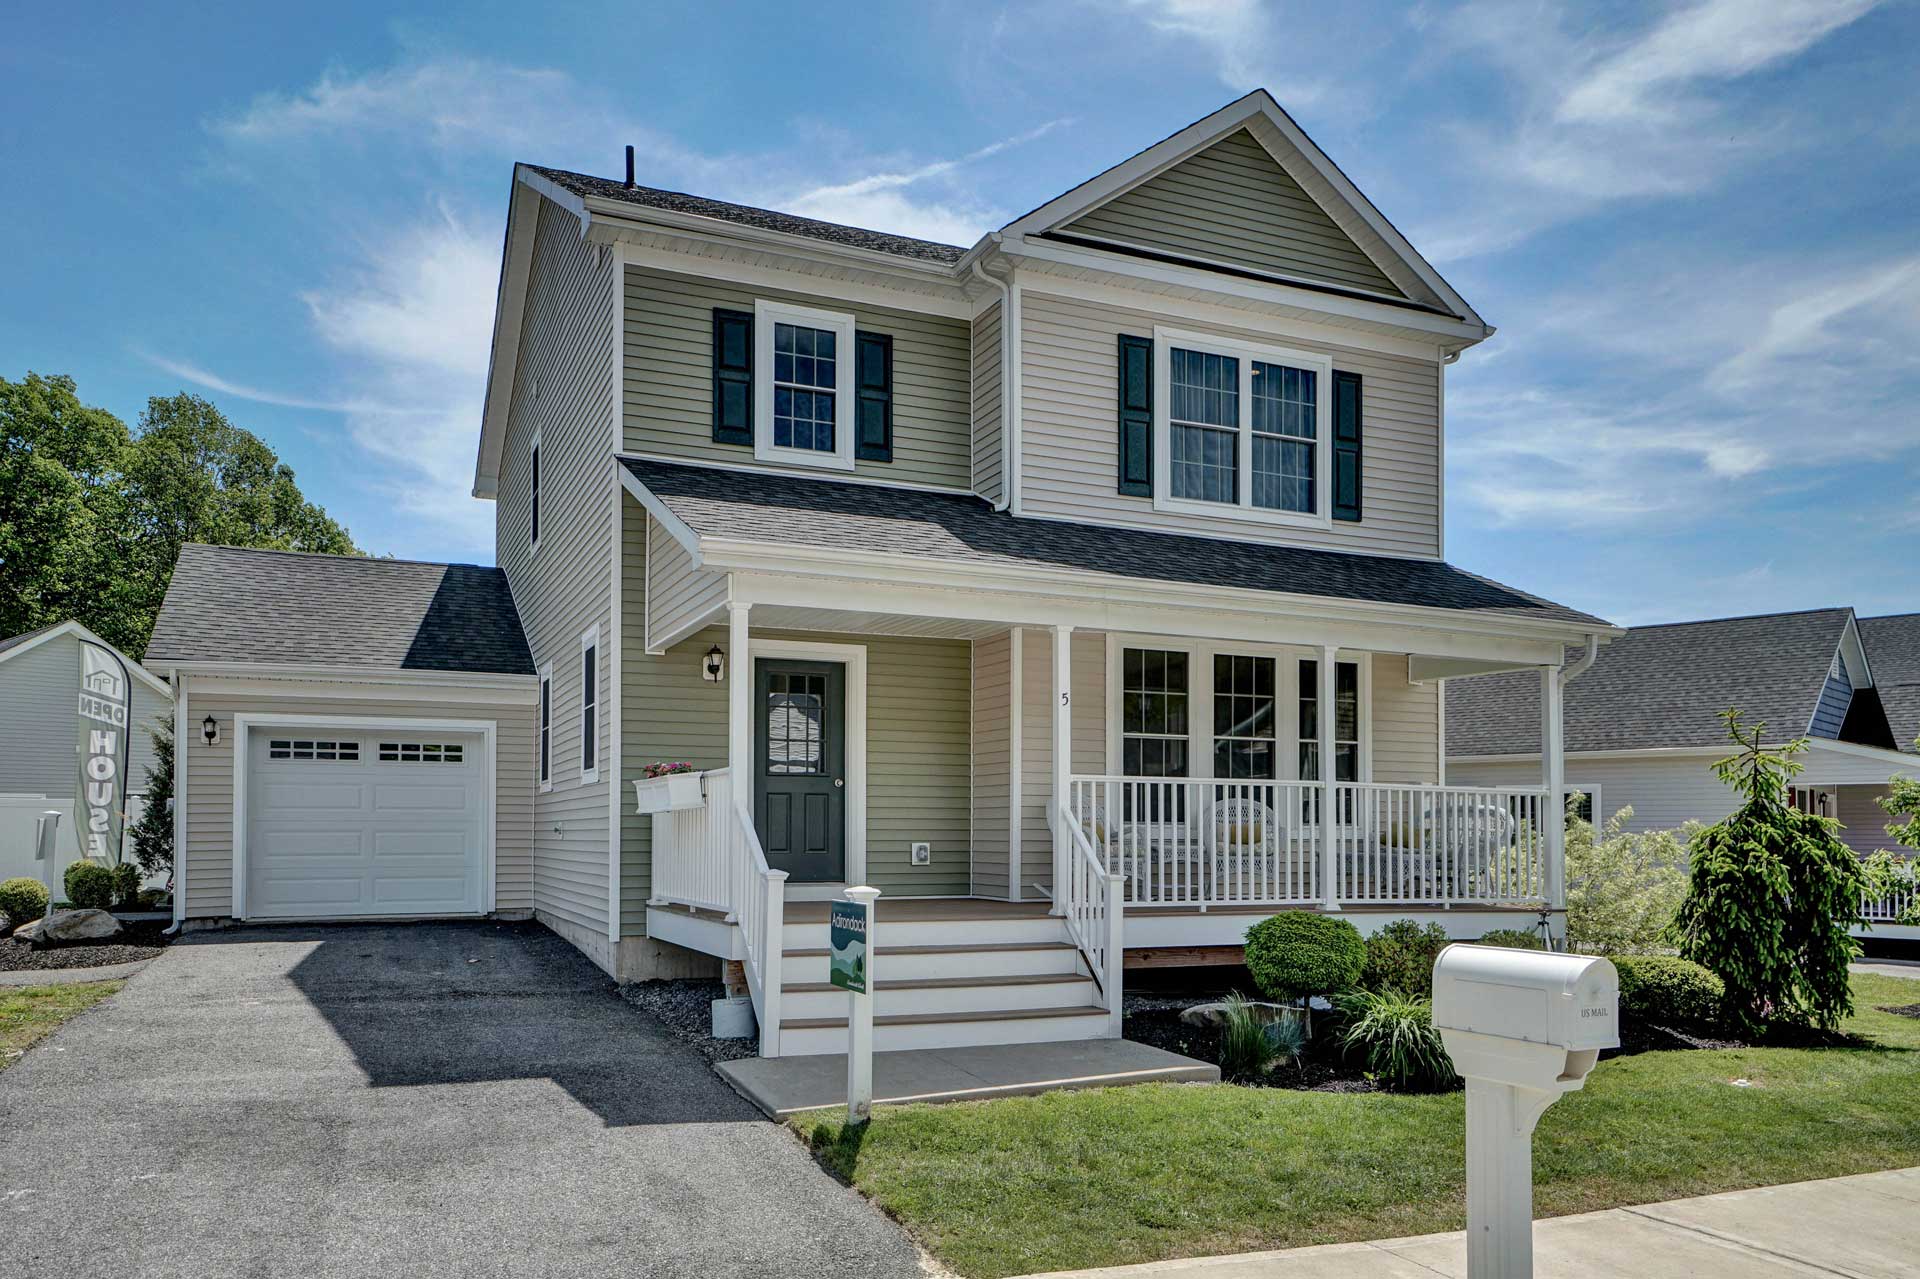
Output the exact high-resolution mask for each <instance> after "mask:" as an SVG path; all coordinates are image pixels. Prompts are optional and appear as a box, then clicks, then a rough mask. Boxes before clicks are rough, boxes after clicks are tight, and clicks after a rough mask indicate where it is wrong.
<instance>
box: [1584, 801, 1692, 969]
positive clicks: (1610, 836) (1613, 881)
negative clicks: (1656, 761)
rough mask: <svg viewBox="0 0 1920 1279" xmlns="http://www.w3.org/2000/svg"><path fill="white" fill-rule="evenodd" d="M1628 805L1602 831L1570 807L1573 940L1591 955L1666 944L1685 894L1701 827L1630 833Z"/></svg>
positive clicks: (1632, 950) (1690, 824)
mask: <svg viewBox="0 0 1920 1279" xmlns="http://www.w3.org/2000/svg"><path fill="white" fill-rule="evenodd" d="M1632 820H1633V809H1631V808H1623V809H1621V810H1620V811H1619V812H1617V813H1615V814H1614V815H1613V816H1612V817H1611V818H1609V819H1608V820H1607V824H1606V826H1605V828H1604V829H1602V830H1599V831H1596V830H1595V829H1594V828H1593V826H1592V824H1591V823H1589V822H1586V821H1582V820H1581V819H1580V817H1579V816H1578V815H1577V814H1575V812H1574V811H1573V806H1572V805H1571V804H1569V805H1568V807H1567V941H1568V942H1569V943H1571V944H1572V946H1573V948H1574V949H1575V950H1578V951H1583V952H1585V953H1587V954H1592V955H1630V954H1633V953H1635V952H1638V951H1646V950H1651V949H1653V948H1654V947H1656V946H1658V945H1660V942H1661V939H1662V938H1663V937H1665V936H1666V932H1667V929H1668V928H1669V927H1670V926H1671V925H1672V923H1673V917H1674V912H1675V911H1677V910H1678V909H1679V908H1680V901H1681V899H1682V898H1684V897H1685V896H1686V895H1687V869H1686V866H1687V843H1688V842H1689V841H1690V840H1692V839H1693V838H1694V836H1695V834H1696V833H1697V832H1698V830H1699V826H1698V824H1697V823H1694V822H1689V823H1687V825H1685V826H1683V827H1681V828H1680V829H1679V830H1677V831H1673V830H1655V831H1629V830H1627V829H1626V826H1627V823H1628V822H1630V821H1632Z"/></svg>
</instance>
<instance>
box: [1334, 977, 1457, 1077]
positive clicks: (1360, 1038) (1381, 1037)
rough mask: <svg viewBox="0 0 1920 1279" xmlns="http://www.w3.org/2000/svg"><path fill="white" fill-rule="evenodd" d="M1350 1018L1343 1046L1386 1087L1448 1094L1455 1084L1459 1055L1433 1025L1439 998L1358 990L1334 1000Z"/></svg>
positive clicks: (1336, 1005) (1343, 1037) (1341, 1035)
mask: <svg viewBox="0 0 1920 1279" xmlns="http://www.w3.org/2000/svg"><path fill="white" fill-rule="evenodd" d="M1334 1006H1335V1007H1336V1008H1338V1009H1339V1010H1340V1012H1341V1013H1342V1014H1343V1015H1344V1016H1345V1017H1346V1019H1347V1020H1346V1025H1345V1026H1344V1027H1342V1029H1341V1031H1340V1046H1341V1048H1343V1049H1344V1050H1345V1051H1346V1052H1347V1054H1348V1055H1349V1056H1351V1057H1357V1058H1359V1059H1360V1061H1361V1062H1362V1063H1363V1064H1364V1065H1365V1066H1366V1068H1367V1070H1368V1071H1369V1072H1370V1073H1371V1074H1373V1075H1374V1076H1376V1077H1377V1078H1378V1079H1379V1081H1380V1085H1381V1086H1382V1087H1383V1088H1389V1089H1392V1090H1393V1091H1395V1092H1442V1091H1445V1090H1446V1089H1449V1088H1452V1087H1454V1086H1455V1085H1456V1084H1457V1083H1458V1082H1459V1076H1458V1075H1457V1074H1455V1073H1454V1069H1453V1058H1451V1057H1449V1056H1447V1048H1446V1045H1445V1044H1444V1043H1442V1042H1441V1039H1440V1032H1439V1031H1438V1030H1436V1029H1434V1025H1433V1001H1432V1000H1431V999H1425V998H1421V997H1419V996H1416V995H1409V994H1406V993H1405V992H1404V991H1398V990H1355V991H1349V992H1347V993H1346V994H1344V995H1341V996H1339V997H1338V998H1337V999H1335V1000H1334Z"/></svg>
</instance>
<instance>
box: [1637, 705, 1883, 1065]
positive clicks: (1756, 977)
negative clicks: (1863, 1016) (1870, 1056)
mask: <svg viewBox="0 0 1920 1279" xmlns="http://www.w3.org/2000/svg"><path fill="white" fill-rule="evenodd" d="M1722 718H1724V719H1725V720H1726V722H1727V733H1728V736H1730V737H1731V738H1732V739H1733V741H1734V743H1735V745H1736V746H1737V747H1738V749H1737V750H1736V751H1735V752H1734V753H1733V754H1732V755H1729V756H1727V757H1726V758H1725V759H1722V760H1720V761H1719V762H1717V763H1716V764H1714V766H1713V770H1714V773H1715V774H1716V775H1717V776H1718V777H1719V778H1720V780H1721V781H1723V782H1725V783H1726V784H1727V785H1729V786H1731V787H1733V788H1734V789H1735V790H1736V791H1738V792H1739V793H1740V795H1741V796H1742V802H1741V805H1740V807H1739V808H1738V809H1736V810H1734V812H1733V813H1732V815H1730V816H1729V817H1727V818H1726V819H1725V820H1723V821H1719V822H1716V823H1714V824H1713V825H1711V826H1707V827H1704V828H1702V829H1701V830H1700V831H1699V832H1698V833H1697V834H1695V835H1694V837H1693V841H1692V844H1691V846H1690V848H1689V850H1688V851H1689V853H1690V855H1691V860H1692V879H1691V882H1690V884H1689V886H1688V889H1687V895H1686V898H1685V900H1683V901H1682V902H1681V903H1680V909H1679V912H1678V914H1677V915H1676V916H1675V919H1674V923H1673V930H1672V932H1673V937H1674V940H1675V941H1676V943H1677V944H1678V946H1679V949H1680V954H1681V956H1682V957H1683V958H1685V959H1690V960H1693V961H1694V962H1695V963H1698V964H1702V965H1704V966H1705V967H1707V968H1709V969H1711V970H1712V971H1713V972H1714V974H1715V975H1717V976H1718V977H1719V978H1720V980H1721V981H1722V982H1723V983H1724V984H1725V986H1726V1003H1725V1009H1726V1015H1727V1018H1728V1020H1729V1022H1730V1023H1731V1024H1732V1025H1733V1026H1734V1027H1735V1028H1736V1029H1738V1030H1740V1031H1741V1032H1743V1033H1745V1034H1757V1033H1763V1032H1765V1031H1766V1030H1768V1029H1770V1028H1773V1027H1781V1026H1785V1027H1798V1028H1812V1029H1816V1030H1819V1031H1823V1032H1828V1033H1831V1032H1833V1031H1837V1030H1838V1029H1839V1027H1840V1022H1841V1021H1842V1020H1843V1019H1844V1018H1846V1017H1849V1016H1851V1015H1852V1013H1853V994H1852V989H1851V986H1850V983H1849V976H1848V972H1847V965H1848V964H1849V963H1851V962H1852V961H1853V959H1854V958H1855V957H1856V956H1857V955H1858V954H1859V946H1858V945H1857V944H1856V943H1855V942H1854V940H1853V938H1852V937H1851V936H1850V931H1851V929H1852V927H1853V923H1854V919H1855V917H1856V916H1857V915H1858V914H1859V913H1860V900H1861V895H1862V893H1863V892H1864V891H1865V889H1866V887H1867V875H1866V872H1865V870H1864V869H1863V868H1862V866H1861V863H1860V859H1859V858H1858V857H1856V856H1855V855H1854V853H1853V850H1852V849H1850V848H1848V847H1847V846H1846V845H1845V844H1843V843H1841V842H1840V836H1839V829H1840V826H1839V823H1838V822H1835V821H1833V820H1832V819H1830V818H1826V817H1820V816H1817V815H1815V814H1813V813H1804V812H1801V811H1800V810H1799V809H1796V808H1794V807H1793V806H1792V805H1791V804H1789V803H1788V802H1787V784H1788V782H1789V781H1790V780H1791V779H1792V778H1793V776H1794V774H1796V773H1798V772H1799V771H1800V769H1801V764H1800V763H1799V761H1798V760H1796V759H1794V756H1796V755H1798V754H1800V753H1801V752H1803V751H1805V750H1806V749H1807V742H1806V739H1805V738H1801V739H1799V740H1797V741H1793V742H1789V743H1787V744H1786V745H1785V746H1783V747H1781V748H1779V749H1778V750H1769V749H1767V748H1766V747H1764V746H1763V745H1762V744H1761V740H1762V735H1763V733H1764V732H1765V729H1766V725H1765V724H1760V725H1756V726H1755V727H1754V728H1753V730H1752V731H1751V732H1748V731H1745V730H1743V729H1742V727H1741V723H1740V712H1739V711H1737V710H1730V711H1727V712H1725V714H1724V715H1723V717H1722Z"/></svg>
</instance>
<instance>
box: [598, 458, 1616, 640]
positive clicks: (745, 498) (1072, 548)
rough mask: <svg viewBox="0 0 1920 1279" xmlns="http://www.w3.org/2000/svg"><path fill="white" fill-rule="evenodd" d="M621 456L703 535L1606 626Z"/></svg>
mask: <svg viewBox="0 0 1920 1279" xmlns="http://www.w3.org/2000/svg"><path fill="white" fill-rule="evenodd" d="M622 460H623V461H624V463H625V465H626V467H627V469H628V471H630V472H632V474H633V476H634V478H636V479H638V480H639V481H640V482H641V483H642V484H644V485H645V486H646V487H647V489H648V490H649V491H650V492H652V493H653V494H654V495H655V496H656V497H658V498H659V499H660V500H661V501H662V502H664V503H665V504H666V505H667V507H668V508H669V509H670V510H671V511H672V512H673V513H674V515H676V516H678V517H679V518H680V519H681V520H683V521H684V522H685V523H686V524H687V525H688V526H689V527H690V528H692V529H693V530H694V532H696V533H698V534H700V535H701V536H711V537H725V538H741V539H746V540H754V541H765V542H769V543H773V544H776V545H781V546H788V545H794V544H800V545H806V546H815V547H824V548H830V549H840V550H847V551H856V552H859V551H867V552H872V551H879V552H887V553H892V554H898V555H915V556H921V557H924V558H926V559H929V560H945V561H949V562H952V561H959V562H963V563H969V564H978V565H983V566H994V565H999V566H1009V567H1016V566H1017V567H1028V568H1034V567H1038V568H1059V569H1074V570H1080V571H1084V572H1090V573H1105V574H1112V575H1116V576H1119V577H1129V578H1144V579H1148V580H1152V581H1162V582H1183V583H1191V584H1196V585H1204V586H1224V587H1239V588H1242V589H1247V590H1256V591H1277V592H1284V593H1287V594H1294V595H1315V596H1323V597H1327V598H1333V599H1350V600H1365V601H1369V602H1372V603H1381V604H1406V605H1413V606H1416V607H1422V608H1437V609H1450V610H1456V611H1459V610H1471V611H1476V612H1484V613H1499V614H1505V615H1508V616H1527V617H1534V618H1538V619H1541V620H1544V621H1554V622H1575V623H1591V624H1593V625H1596V626H1604V625H1606V623H1605V622H1602V621H1601V620H1600V619H1599V618H1597V617H1593V616H1590V615H1589V614H1586V613H1581V612H1578V611H1576V610H1574V609H1570V608H1567V607H1564V606H1563V605H1559V604H1554V603H1552V602H1550V601H1548V600H1543V599H1541V598H1539V597H1538V596H1535V595H1529V594H1527V593H1526V592H1524V591H1518V590H1515V589H1514V588H1512V587H1510V586H1502V585H1501V584H1500V583H1498V582H1494V581H1489V580H1488V579H1486V578H1484V577H1478V576H1475V575H1474V574H1472V573H1468V572H1465V571H1463V570H1461V569H1457V568H1455V567H1453V566H1452V565H1451V564H1444V563H1441V562H1439V561H1437V560H1411V559H1400V558H1397V557H1393V556H1385V555H1354V554H1348V553H1345V552H1340V551H1321V550H1312V549H1309V548H1306V547H1299V546H1264V545H1255V544H1252V543H1247V542H1228V541H1221V540H1218V539H1214V538H1203V537H1187V536H1181V535H1178V534H1171V533H1151V532H1146V531H1143V530H1139V529H1127V528H1114V527H1109V526H1104V525H1094V524H1070V523H1066V522H1064V521H1055V520H1033V519H1022V518H1019V517H1017V516H1014V515H1011V514H1009V513H1007V512H1005V511H995V510H994V509H993V508H992V507H991V506H990V505H989V504H988V503H986V502H984V501H982V500H981V499H979V498H977V497H972V496H968V495H965V494H948V493H928V492H921V491H917V490H913V489H899V488H887V487H882V486H879V485H869V484H847V483H840V482H836V481H832V480H823V479H811V478H807V479H802V478H797V477H793V476H785V475H777V474H772V473H768V472H760V471H753V472H749V471H733V470H718V469H713V468H707V467H694V466H677V465H674V464H672V463H669V462H655V461H650V460H647V459H642V458H625V459H622Z"/></svg>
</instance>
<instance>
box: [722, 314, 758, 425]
mask: <svg viewBox="0 0 1920 1279" xmlns="http://www.w3.org/2000/svg"><path fill="white" fill-rule="evenodd" d="M713 442H714V443H715V444H744V445H747V446H748V447H752V445H753V313H752V312H751V311H726V310H722V309H721V308H719V307H715V308H714V309H713Z"/></svg>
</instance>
